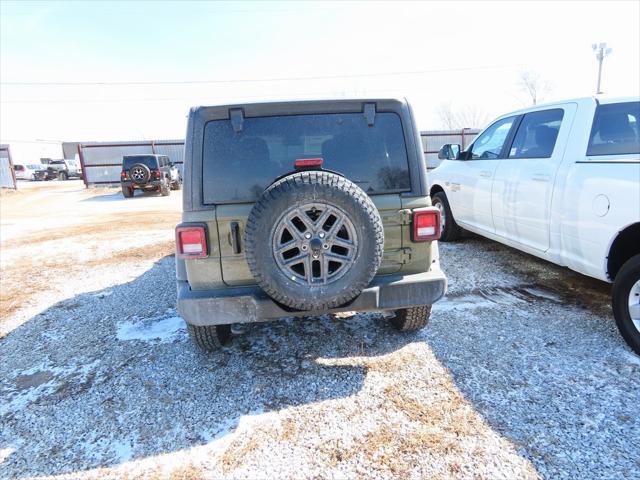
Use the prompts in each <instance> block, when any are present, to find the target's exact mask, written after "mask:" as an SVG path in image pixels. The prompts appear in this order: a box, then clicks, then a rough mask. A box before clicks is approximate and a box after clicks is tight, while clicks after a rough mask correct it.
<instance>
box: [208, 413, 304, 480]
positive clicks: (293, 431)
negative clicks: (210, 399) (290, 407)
mask: <svg viewBox="0 0 640 480" xmlns="http://www.w3.org/2000/svg"><path fill="white" fill-rule="evenodd" d="M299 431H300V426H299V425H298V423H297V422H296V421H295V420H294V419H293V418H284V419H282V420H281V421H280V424H279V425H271V424H266V425H260V426H257V427H256V428H253V429H251V431H250V432H249V435H241V436H239V437H238V438H236V439H234V440H233V441H232V442H231V443H230V444H229V446H228V447H227V448H226V450H225V451H224V452H223V453H222V456H221V459H220V461H221V464H222V471H223V472H224V473H229V472H231V471H233V470H235V469H237V468H238V467H240V466H242V465H243V464H244V462H245V460H246V459H247V458H248V456H249V455H250V454H251V453H253V452H255V451H256V450H258V449H260V448H261V447H262V446H263V445H265V443H268V444H275V443H277V442H283V441H284V442H295V441H296V439H297V438H298V434H299Z"/></svg>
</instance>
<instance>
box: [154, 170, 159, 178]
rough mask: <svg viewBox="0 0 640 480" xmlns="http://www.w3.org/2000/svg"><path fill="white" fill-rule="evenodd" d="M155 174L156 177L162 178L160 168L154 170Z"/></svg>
mask: <svg viewBox="0 0 640 480" xmlns="http://www.w3.org/2000/svg"><path fill="white" fill-rule="evenodd" d="M153 176H154V177H155V178H160V170H154V171H153Z"/></svg>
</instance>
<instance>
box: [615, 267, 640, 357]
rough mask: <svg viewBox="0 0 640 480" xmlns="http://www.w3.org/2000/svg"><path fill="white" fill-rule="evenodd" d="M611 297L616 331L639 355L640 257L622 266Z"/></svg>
mask: <svg viewBox="0 0 640 480" xmlns="http://www.w3.org/2000/svg"><path fill="white" fill-rule="evenodd" d="M611 296H612V298H611V304H612V307H613V316H614V317H615V319H616V325H618V330H620V334H621V335H622V337H623V338H624V339H625V341H626V342H627V344H629V346H630V347H631V349H632V350H633V351H634V352H636V353H637V354H638V355H640V255H635V256H633V257H631V258H630V259H629V260H627V261H626V262H625V263H624V265H622V268H621V269H620V271H619V272H618V274H617V275H616V279H615V281H614V283H613V290H612V295H611ZM634 320H635V323H634Z"/></svg>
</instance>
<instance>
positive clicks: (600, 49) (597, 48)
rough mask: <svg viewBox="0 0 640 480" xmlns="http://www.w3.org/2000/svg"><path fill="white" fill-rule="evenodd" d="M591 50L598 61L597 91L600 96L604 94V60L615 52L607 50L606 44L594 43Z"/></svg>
mask: <svg viewBox="0 0 640 480" xmlns="http://www.w3.org/2000/svg"><path fill="white" fill-rule="evenodd" d="M591 48H592V49H593V51H594V52H595V54H596V59H597V60H598V88H597V89H596V94H600V93H602V90H601V89H600V84H601V81H602V61H603V60H604V57H606V56H608V55H610V54H611V52H612V51H613V50H612V49H610V48H607V44H606V43H604V42H602V43H600V44H597V43H594V44H593V45H591Z"/></svg>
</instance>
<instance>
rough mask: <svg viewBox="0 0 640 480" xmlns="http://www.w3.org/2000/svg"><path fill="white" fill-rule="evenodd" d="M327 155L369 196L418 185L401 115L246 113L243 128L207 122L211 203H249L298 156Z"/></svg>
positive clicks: (331, 165) (206, 183) (206, 179)
mask: <svg viewBox="0 0 640 480" xmlns="http://www.w3.org/2000/svg"><path fill="white" fill-rule="evenodd" d="M305 158H322V159H323V161H324V163H323V168H324V169H327V170H333V171H336V172H338V173H341V174H342V175H344V176H345V177H347V178H348V179H350V180H351V181H352V182H354V183H356V184H357V185H359V186H360V188H362V189H363V190H364V191H365V192H367V193H369V194H378V193H391V192H400V191H407V190H409V189H410V177H409V166H408V159H407V151H406V148H405V141H404V134H403V130H402V123H401V121H400V117H399V116H398V115H397V114H395V113H390V112H379V113H377V114H376V116H375V122H374V124H373V125H371V126H369V125H367V121H366V119H365V117H364V115H363V114H362V113H336V114H315V115H286V116H273V117H251V118H245V119H244V121H243V124H242V130H241V131H240V132H234V130H233V127H232V125H231V121H230V120H214V121H210V122H208V123H207V124H206V126H205V131H204V150H203V160H202V161H203V180H202V181H203V192H204V202H205V203H221V202H249V201H255V200H256V198H257V197H258V196H259V195H260V194H261V193H262V192H263V191H264V189H265V188H266V187H267V186H269V185H270V184H271V183H272V182H273V181H274V180H275V179H276V178H278V177H280V176H282V175H284V174H287V173H289V172H292V171H294V170H295V169H294V162H295V161H296V160H298V159H305Z"/></svg>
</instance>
